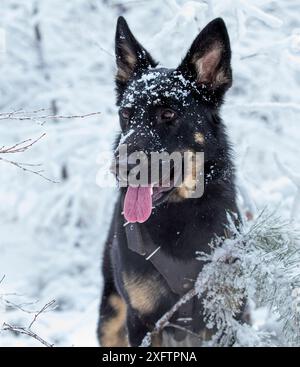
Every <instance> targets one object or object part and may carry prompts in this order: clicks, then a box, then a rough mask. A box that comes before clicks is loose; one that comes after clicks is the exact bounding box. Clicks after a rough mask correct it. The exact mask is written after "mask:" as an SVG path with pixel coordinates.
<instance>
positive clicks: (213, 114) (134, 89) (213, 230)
mask: <svg viewBox="0 0 300 367" xmlns="http://www.w3.org/2000/svg"><path fill="white" fill-rule="evenodd" d="M215 49H216V50H215ZM210 52H211V53H210ZM128 53H129V56H128ZM209 53H210V54H209ZM207 54H209V56H208V57H207V58H206V55H207ZM230 57H231V51H230V44H229V38H228V34H227V30H226V26H225V24H224V22H223V20H222V19H220V18H218V19H215V20H214V21H212V22H211V23H209V24H208V25H207V26H206V27H205V29H203V30H202V32H201V33H200V34H199V35H198V37H197V38H196V39H195V41H194V43H193V44H192V46H191V48H190V50H189V51H188V53H187V55H186V57H185V58H184V60H183V61H182V63H181V64H180V65H179V67H178V68H177V69H165V68H157V67H156V66H157V64H156V62H155V61H154V60H153V59H152V57H151V56H150V54H149V53H148V52H147V51H146V50H145V49H144V48H143V47H142V46H141V45H140V43H138V41H136V40H135V38H134V37H133V35H132V33H131V32H130V30H129V28H128V25H127V23H126V21H125V20H124V18H122V17H120V18H119V20H118V25H117V32H116V60H117V67H118V69H119V70H121V72H119V74H118V76H117V81H116V85H117V87H116V91H117V105H118V106H119V107H120V124H121V129H122V133H123V134H124V135H125V134H126V133H127V132H128V131H129V129H134V133H133V134H131V135H130V136H129V137H128V138H127V139H126V144H128V147H129V148H128V149H129V153H131V152H134V151H138V150H143V151H146V152H151V151H161V150H165V151H167V152H169V153H172V152H173V151H178V150H180V151H186V150H192V151H204V154H205V190H204V195H203V196H202V197H201V198H199V199H188V198H187V199H184V200H181V199H180V200H177V199H178V198H177V195H178V194H177V193H176V190H174V191H173V192H172V194H171V195H169V196H168V197H167V198H166V200H164V201H163V202H162V203H161V204H160V205H157V206H155V209H154V210H153V212H152V215H151V216H150V218H149V219H148V220H147V221H146V222H145V223H142V224H139V225H140V226H142V227H144V228H146V229H147V231H148V233H149V234H150V237H151V238H152V239H153V241H154V242H155V243H157V244H159V245H160V246H161V251H164V252H165V253H166V254H167V255H168V256H169V257H170V258H175V259H176V258H178V259H180V260H183V261H186V262H189V261H190V260H191V259H193V258H195V252H196V251H209V246H208V245H209V243H210V242H211V241H212V239H213V238H214V237H215V236H223V235H224V229H225V226H226V224H227V214H226V213H227V212H232V213H236V214H237V215H238V210H237V205H236V190H235V184H234V167H233V163H232V160H231V151H230V145H229V143H228V139H227V136H226V130H225V126H224V124H223V122H222V120H221V117H220V115H219V108H220V106H221V104H222V102H223V97H224V93H225V92H226V90H227V89H228V88H229V87H230V86H231V82H232V74H231V67H230ZM203 58H204V59H203ZM203 60H204V61H203ZM199 65H200V66H199ZM201 70H202V71H201ZM153 73H154V74H153ZM120 75H121V77H120ZM146 80H147V81H146ZM147 85H148V86H150V88H149V89H148V90H147V88H145V86H147ZM178 91H180V92H178ZM169 108H170V109H171V110H172V111H175V112H176V118H175V119H174V120H171V121H166V122H162V123H159V122H160V118H161V111H164V110H165V109H169ZM124 109H125V110H126V109H127V110H128V111H127V112H128V115H129V117H128V116H127V115H126V118H125V119H124V117H123V113H122V111H123V110H124ZM195 133H199V134H201V135H200V136H203V137H204V141H203V142H199V141H196V140H195ZM119 141H120V136H118V137H117V140H116V143H115V146H114V149H115V150H116V152H117V147H118V144H119ZM116 155H117V153H116ZM124 195H125V189H121V190H120V194H119V198H118V201H117V204H116V207H115V212H114V216H113V218H112V224H111V229H110V232H109V236H108V240H107V244H106V250H105V255H104V260H103V277H104V282H105V287H104V289H105V290H104V295H103V298H102V303H101V311H100V322H99V339H100V343H101V340H102V337H103V334H104V333H105V330H103V328H102V325H103V324H104V323H105V320H106V319H108V318H109V317H111V316H110V315H111V311H110V310H108V306H107V299H108V297H109V296H110V295H114V294H115V295H119V296H120V297H121V298H122V299H123V300H125V303H126V305H127V320H126V321H125V322H126V327H127V332H128V339H129V344H130V345H131V346H138V345H139V344H140V343H141V341H142V339H143V337H144V336H145V334H146V333H147V332H148V331H151V329H152V328H153V327H154V325H155V323H156V321H157V320H158V319H159V318H160V317H161V316H162V315H163V314H164V313H165V312H166V311H168V310H169V309H170V308H171V307H172V306H173V305H174V303H175V302H176V301H177V300H178V299H179V297H180V296H179V295H177V294H175V293H173V292H172V291H171V290H170V289H168V284H167V283H166V281H165V279H164V278H163V277H162V276H161V275H160V274H159V273H158V272H157V270H156V269H155V268H154V266H153V265H152V263H151V262H150V261H146V260H145V259H144V258H143V257H142V256H140V255H139V254H137V253H136V252H133V251H131V250H130V249H129V248H128V241H127V237H126V233H125V228H124V223H125V220H124V217H123V215H122V214H121V213H122V211H123V207H122V205H123V200H124ZM124 274H134V275H135V279H136V277H138V278H139V280H140V281H138V280H137V281H136V287H137V289H136V297H140V296H141V291H140V290H141V287H143V286H144V285H141V284H146V283H147V280H149V279H154V278H155V279H156V283H155V284H156V286H157V287H158V288H157V289H162V290H163V291H161V293H162V295H161V296H160V297H159V299H155V300H154V301H153V302H154V304H153V305H151V307H152V310H151V312H148V311H149V310H145V312H143V311H141V310H139V309H135V307H134V305H133V304H135V303H138V301H140V303H141V305H143V302H142V301H143V300H136V301H137V302H133V301H132V294H131V297H130V295H129V293H128V289H127V288H126V284H125V283H124ZM143 281H144V283H143ZM147 284H148V283H147ZM139 286H140V289H139V288H138V287H139ZM148 286H149V284H148ZM149 287H150V286H149ZM150 288H151V287H150ZM150 288H149V290H150ZM131 292H132V290H131ZM146 306H147V307H148V306H149V305H146ZM141 307H142V306H141ZM147 307H146V308H147ZM198 312H199V309H198ZM193 316H195V323H194V324H195V325H194V327H193V330H194V331H196V332H199V330H200V329H201V327H203V320H202V319H201V315H199V314H198V315H193Z"/></svg>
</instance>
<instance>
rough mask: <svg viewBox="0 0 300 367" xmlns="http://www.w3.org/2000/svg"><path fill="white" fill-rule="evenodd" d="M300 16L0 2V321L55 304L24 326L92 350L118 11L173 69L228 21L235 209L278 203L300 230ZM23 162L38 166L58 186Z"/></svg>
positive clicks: (113, 123)
mask: <svg viewBox="0 0 300 367" xmlns="http://www.w3.org/2000/svg"><path fill="white" fill-rule="evenodd" d="M299 14H300V3H299V1H298V0H288V1H284V0H280V1H271V0H253V1H247V0H222V1H221V0H220V1H216V0H206V1H205V0H203V1H201V0H199V1H196V0H195V1H183V0H165V1H161V0H148V1H143V0H136V1H134V0H128V1H117V0H111V1H109V0H72V1H71V0H68V1H59V0H51V1H50V0H41V1H37V0H26V1H25V0H1V4H0V203H1V204H0V281H1V279H2V277H4V276H5V277H4V278H3V279H2V281H1V283H0V324H1V325H2V324H3V323H4V322H5V323H8V324H12V325H19V326H28V324H30V322H31V321H32V320H33V318H34V315H35V314H36V312H37V310H40V309H41V308H42V307H43V306H44V305H46V304H48V303H49V302H51V300H54V299H55V300H56V302H55V304H50V305H49V307H47V308H46V310H45V312H43V313H42V314H41V315H39V317H38V319H37V320H36V321H35V323H34V325H33V326H32V329H33V330H34V331H35V332H37V333H38V334H39V335H40V336H42V337H43V338H44V339H45V340H47V341H48V342H49V343H51V344H55V345H56V346H95V345H97V341H96V322H97V317H98V307H99V296H100V292H101V277H100V260H101V251H102V247H103V243H104V240H105V237H106V233H107V230H108V225H109V221H110V215H111V211H112V207H113V202H114V197H115V196H114V195H113V194H114V189H112V188H110V189H104V188H100V187H99V186H98V185H97V184H96V176H97V172H98V170H99V169H100V167H101V163H102V162H101V160H99V153H100V152H101V151H106V150H109V149H110V146H111V143H112V141H113V139H114V136H115V134H116V132H117V131H118V119H117V110H116V107H115V106H114V78H113V77H114V73H115V62H114V32H115V24H116V19H117V17H118V16H119V15H123V16H125V18H126V19H127V20H128V23H129V25H130V27H131V29H132V31H133V33H134V34H135V35H136V37H137V38H138V39H139V40H140V41H141V43H142V44H143V45H144V46H145V47H146V48H147V49H148V50H149V51H150V52H151V53H152V54H153V55H154V57H155V58H156V59H157V60H159V61H160V63H161V64H162V65H164V66H169V67H174V66H177V65H178V64H179V62H180V59H181V58H182V57H183V56H184V54H185V52H186V51H187V48H188V46H189V45H190V43H191V42H192V40H193V39H194V38H195V37H196V35H197V33H198V32H199V30H200V29H201V28H202V27H204V26H205V25H206V24H207V23H208V21H210V20H212V19H213V18H215V17H219V16H221V17H223V18H224V20H225V21H226V24H227V26H228V30H229V34H230V37H231V44H232V50H233V72H234V74H233V75H234V84H233V87H232V89H231V90H230V92H229V93H228V95H227V99H226V104H225V105H224V107H223V117H224V120H225V122H226V125H227V127H228V133H229V136H230V139H231V141H232V143H233V145H234V151H235V161H236V165H237V171H238V185H239V188H240V192H241V195H240V205H241V208H242V211H243V213H246V212H247V211H249V210H250V211H251V212H253V213H254V214H257V213H259V212H260V210H262V209H263V208H265V207H268V208H271V209H272V210H273V209H276V214H277V215H279V216H280V217H281V219H282V220H287V221H293V222H294V225H295V226H296V227H297V226H298V227H299V215H298V212H299V201H300V168H299V156H300V144H299V143H300V140H299V139H300V127H299V113H300V93H299V87H300V24H299ZM95 112H100V114H94V115H91V116H85V115H87V114H90V113H95ZM52 115H56V116H60V117H55V118H51V116H52ZM49 116H50V117H49ZM72 116H77V118H75V117H74V118H72ZM78 116H79V117H78ZM80 116H81V117H82V118H80ZM83 116H85V117H83ZM65 117H67V118H65ZM43 134H45V135H43ZM39 137H41V139H40V140H38V141H37V142H36V143H34V144H33V145H32V146H29V147H28V149H20V150H21V151H19V150H18V149H17V150H18V151H17V152H16V153H5V152H4V153H3V150H4V149H3V147H13V146H15V145H16V144H19V143H21V142H24V141H25V140H27V139H32V140H29V141H28V142H25V143H23V145H21V148H22V147H24V146H28V145H30V144H31V143H32V142H34V141H35V140H36V139H39ZM17 148H20V146H19V145H17ZM1 149H2V151H1ZM22 150H24V151H22ZM5 159H6V160H11V161H13V162H15V163H16V162H17V163H19V167H16V165H13V164H9V163H8V162H6V161H5ZM22 163H26V164H34V166H28V165H27V166H24V165H22ZM38 164H40V165H41V166H36V165H38ZM20 167H21V168H22V167H23V168H26V169H30V170H33V171H35V172H39V171H40V170H43V172H42V173H41V174H42V175H44V176H45V177H46V178H48V179H50V180H51V181H58V182H59V183H54V182H51V181H47V180H46V179H44V178H42V177H40V176H39V175H37V174H34V173H30V172H28V171H24V170H22V169H20ZM297 267H298V266H296V268H297ZM299 274H300V271H298V273H296V275H297V276H298V275H299ZM294 275H295V273H294ZM266 276H267V275H266ZM297 289H298V290H299V289H300V288H297ZM297 289H296V290H297ZM287 291H288V292H290V293H291V292H292V290H291V289H290V290H289V289H287ZM299 294H300V291H299V292H298V293H297V292H296V293H295V291H294V293H293V296H295V295H296V297H298V295H299ZM286 310H287V311H288V309H286ZM297 310H298V312H299V308H297ZM283 313H284V312H283ZM275 316H276V315H270V314H269V313H268V310H267V307H259V308H257V309H256V310H254V320H255V325H254V326H255V328H256V330H258V329H262V330H263V329H264V328H265V329H270V328H274V330H276V328H277V324H276V323H275V321H274V319H275V318H276V317H275ZM273 321H274V322H273ZM271 324H272V325H271ZM279 337H280V336H279ZM249 344H251V341H250V342H249ZM35 345H39V343H38V342H37V341H36V340H35V339H33V338H30V337H28V336H22V335H19V334H17V333H12V332H9V331H6V330H1V332H0V346H35Z"/></svg>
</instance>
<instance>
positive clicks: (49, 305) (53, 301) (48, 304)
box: [28, 299, 56, 329]
mask: <svg viewBox="0 0 300 367" xmlns="http://www.w3.org/2000/svg"><path fill="white" fill-rule="evenodd" d="M55 302H56V301H55V299H53V300H52V301H50V302H48V303H46V304H45V306H44V307H43V308H42V309H41V310H40V311H38V312H37V313H36V314H35V315H34V318H33V320H32V321H31V323H30V325H29V326H28V329H31V327H32V325H33V324H34V323H35V322H36V320H37V318H38V317H39V316H40V314H42V313H43V312H45V311H46V310H47V309H48V308H50V307H51V306H52V305H54V303H55Z"/></svg>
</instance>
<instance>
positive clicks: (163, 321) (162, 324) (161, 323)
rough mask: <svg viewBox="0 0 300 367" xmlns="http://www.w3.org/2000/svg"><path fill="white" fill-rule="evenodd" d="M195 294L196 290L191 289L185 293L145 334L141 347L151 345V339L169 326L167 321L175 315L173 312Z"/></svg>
mask: <svg viewBox="0 0 300 367" xmlns="http://www.w3.org/2000/svg"><path fill="white" fill-rule="evenodd" d="M196 294H197V292H196V289H195V288H193V289H191V290H190V291H189V292H187V293H186V294H185V295H184V296H183V297H182V298H181V299H180V300H179V301H178V302H177V303H175V305H174V306H173V307H172V308H171V309H170V310H169V311H168V312H166V313H165V314H164V315H163V316H162V317H161V318H160V319H159V320H158V321H157V322H156V324H155V327H154V329H153V330H152V331H151V332H149V333H147V334H146V335H145V337H144V339H143V341H142V343H141V346H145V347H146V346H149V345H150V344H151V340H152V338H153V337H154V336H155V335H157V334H159V333H160V332H161V331H162V330H163V329H164V328H165V327H166V326H168V324H169V320H170V319H171V317H172V316H173V315H174V314H175V312H176V311H177V310H178V309H179V308H180V307H181V306H182V305H183V304H185V303H186V302H188V301H189V300H191V299H192V298H193V297H195V295H196Z"/></svg>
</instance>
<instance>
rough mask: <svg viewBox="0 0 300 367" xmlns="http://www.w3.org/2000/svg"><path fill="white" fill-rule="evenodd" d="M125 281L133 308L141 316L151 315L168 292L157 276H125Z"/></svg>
mask: <svg viewBox="0 0 300 367" xmlns="http://www.w3.org/2000/svg"><path fill="white" fill-rule="evenodd" d="M123 281H124V287H125V289H126V291H127V293H128V296H129V299H130V304H131V306H132V307H133V308H134V309H135V310H137V311H139V312H140V313H141V314H147V313H151V312H152V311H153V310H154V309H155V307H156V304H157V302H158V301H159V300H160V299H161V297H162V296H164V295H165V294H166V291H167V290H166V288H165V287H164V285H163V284H162V283H161V282H159V280H158V277H156V276H148V277H144V278H143V277H141V276H138V275H136V274H123Z"/></svg>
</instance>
